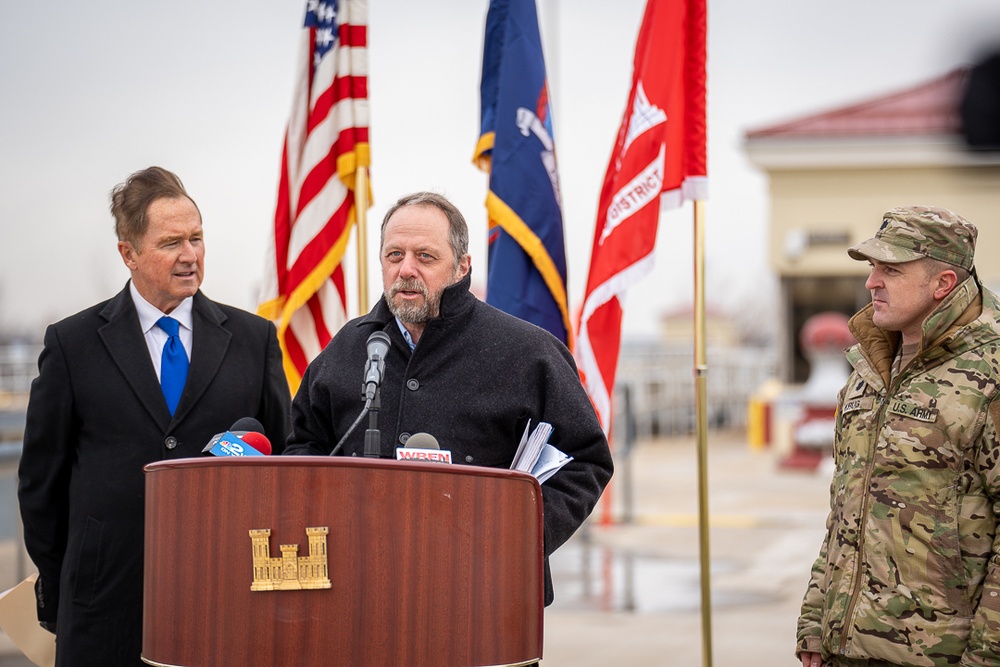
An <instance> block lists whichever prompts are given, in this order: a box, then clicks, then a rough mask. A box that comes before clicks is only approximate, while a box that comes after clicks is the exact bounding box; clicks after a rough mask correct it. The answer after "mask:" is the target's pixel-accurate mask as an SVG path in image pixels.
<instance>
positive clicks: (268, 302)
mask: <svg viewBox="0 0 1000 667" xmlns="http://www.w3.org/2000/svg"><path fill="white" fill-rule="evenodd" d="M367 49H368V4H367V0H327V1H326V2H320V1H319V0H308V2H307V3H306V17H305V23H304V26H303V31H302V44H301V50H300V53H299V67H298V71H297V76H296V85H295V92H294V96H293V98H292V111H291V115H290V116H289V119H288V127H287V130H286V132H285V143H284V150H283V152H282V156H281V176H280V181H279V185H278V201H277V207H276V210H275V213H274V239H273V240H274V243H273V246H272V248H271V252H270V253H269V261H268V265H267V268H266V271H265V285H264V294H263V299H262V303H261V305H260V307H259V308H258V309H257V312H258V313H259V314H260V315H262V316H264V317H266V318H268V319H271V320H273V321H274V323H275V325H276V326H277V328H278V340H279V342H280V343H281V349H282V352H283V353H284V364H285V374H286V376H287V377H288V384H289V387H290V388H291V390H292V392H293V393H294V392H295V391H297V390H298V386H299V383H300V382H301V380H302V374H303V372H305V369H306V366H307V365H308V364H309V362H310V361H311V360H312V359H313V358H314V357H316V355H317V354H319V352H320V351H321V350H322V349H323V347H324V346H325V345H326V344H327V343H328V342H329V341H330V339H331V338H332V337H333V334H335V333H336V332H337V330H338V329H339V328H340V327H341V326H342V325H343V324H344V322H345V321H346V320H347V306H346V304H347V298H346V290H345V285H344V270H343V266H342V264H341V261H342V260H343V257H344V251H345V249H346V247H347V242H348V237H349V235H350V231H351V226H352V225H353V224H354V221H355V208H354V186H355V179H356V172H357V169H358V168H359V167H365V168H367V167H368V166H369V164H370V163H371V158H370V152H369V144H368V50H367ZM368 201H371V199H370V197H369V198H368Z"/></svg>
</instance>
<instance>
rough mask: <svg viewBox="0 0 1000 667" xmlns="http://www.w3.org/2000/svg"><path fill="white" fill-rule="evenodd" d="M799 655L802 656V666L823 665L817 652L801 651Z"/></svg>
mask: <svg viewBox="0 0 1000 667" xmlns="http://www.w3.org/2000/svg"><path fill="white" fill-rule="evenodd" d="M799 657H800V658H802V667H823V658H821V657H820V655H819V653H810V652H809V651H803V652H802V653H800V654H799Z"/></svg>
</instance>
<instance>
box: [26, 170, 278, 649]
mask: <svg viewBox="0 0 1000 667" xmlns="http://www.w3.org/2000/svg"><path fill="white" fill-rule="evenodd" d="M111 212H112V214H113V215H114V217H115V229H116V232H117V235H118V250H119V253H120V254H121V257H122V260H123V261H124V262H125V265H126V266H127V267H128V269H129V271H130V272H131V279H130V280H129V282H128V284H127V285H126V286H125V289H124V290H122V291H121V292H120V293H119V294H118V295H117V296H115V297H113V298H111V299H110V300H108V301H105V302H103V303H100V304H98V305H96V306H93V307H91V308H88V309H86V310H84V311H82V312H80V313H77V314H76V315H73V316H71V317H68V318H66V319H65V320H62V321H61V322H57V323H56V324H53V325H51V326H49V327H48V329H47V330H46V332H45V346H44V349H43V350H42V353H41V356H40V357H39V360H38V367H39V376H38V377H37V378H36V379H35V381H34V382H33V383H32V385H31V394H30V398H29V402H28V413H27V423H26V426H25V432H24V450H23V453H22V456H21V462H20V468H19V471H18V474H19V486H18V498H19V501H20V508H21V517H22V519H23V523H24V541H25V546H26V547H27V550H28V553H29V554H30V556H31V559H32V560H33V561H34V563H35V565H36V566H37V567H38V573H39V575H38V580H37V582H36V584H35V592H36V598H37V605H38V619H39V621H40V622H41V624H42V626H43V627H45V628H47V629H49V630H51V631H52V632H54V633H55V635H56V664H57V665H60V666H72V667H80V666H89V665H93V666H95V667H98V666H99V667H117V666H129V667H131V666H133V665H135V666H138V665H142V664H143V663H142V662H141V659H140V655H141V649H142V587H143V578H142V577H143V502H144V479H143V472H142V468H143V466H144V465H146V464H148V463H151V462H154V461H160V460H164V459H175V458H182V457H190V456H199V455H200V454H201V450H202V448H203V447H204V446H205V444H206V443H207V442H208V441H209V440H210V439H211V437H212V436H213V434H215V433H218V432H220V431H224V430H226V429H227V428H229V427H230V426H232V424H233V423H234V422H235V421H237V420H239V419H241V418H243V417H253V418H256V419H257V420H258V421H260V423H261V424H262V425H263V426H264V431H265V434H266V435H267V436H269V438H270V440H271V442H272V443H274V449H275V452H276V453H277V452H278V451H280V449H281V446H282V445H283V443H284V441H285V438H286V436H287V433H288V427H289V426H288V409H289V392H288V384H287V381H286V380H285V377H284V374H283V370H282V360H281V350H280V348H279V346H278V340H277V336H276V332H275V328H274V325H273V324H271V323H270V322H268V321H267V320H265V319H263V318H260V317H257V316H256V315H251V314H250V313H247V312H245V311H242V310H239V309H237V308H232V307H230V306H225V305H222V304H217V303H215V302H213V301H211V300H209V299H208V298H207V297H206V296H205V295H204V294H202V293H201V291H200V290H199V286H200V285H201V281H202V275H203V270H204V256H205V244H204V237H203V233H202V221H201V213H200V212H199V210H198V207H197V206H196V205H195V203H194V201H193V200H192V199H191V197H190V196H189V195H188V194H187V192H186V191H185V189H184V186H183V185H182V183H181V181H180V180H179V179H178V178H177V177H176V176H175V175H174V174H172V173H171V172H169V171H167V170H165V169H161V168H159V167H150V168H148V169H145V170H143V171H139V172H136V173H135V174H132V175H131V176H130V177H129V178H128V180H126V181H125V182H124V183H122V184H120V185H119V186H117V187H116V188H115V189H114V190H113V191H112V193H111ZM167 315H169V316H170V317H171V318H172V319H173V320H174V322H173V324H166V325H163V324H160V323H158V321H159V320H160V318H161V317H164V316H167ZM164 326H165V327H166V329H165V328H162V327H164ZM171 328H176V331H175V332H174V333H173V334H171V333H168V332H167V330H168V329H171ZM174 345H182V346H183V349H181V348H180V347H171V346H174ZM165 347H166V348H170V349H172V350H173V352H174V354H175V356H174V357H172V358H170V359H169V360H168V359H167V357H166V355H165V352H164V348H165ZM183 357H186V363H185V361H184V359H183ZM178 367H179V368H182V369H183V370H182V371H177V370H176V369H177V368H178ZM177 372H180V375H177V374H176V373H177ZM168 378H172V379H170V380H168ZM161 381H162V382H163V383H164V385H169V384H170V382H173V383H174V388H173V389H171V388H169V387H168V386H164V387H161ZM165 392H166V393H165ZM205 511H206V512H211V511H215V510H214V509H213V508H208V507H206V508H205Z"/></svg>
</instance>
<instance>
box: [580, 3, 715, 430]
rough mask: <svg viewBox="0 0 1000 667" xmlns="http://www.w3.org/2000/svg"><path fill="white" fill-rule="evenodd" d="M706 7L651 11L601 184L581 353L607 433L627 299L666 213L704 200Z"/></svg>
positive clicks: (646, 266)
mask: <svg viewBox="0 0 1000 667" xmlns="http://www.w3.org/2000/svg"><path fill="white" fill-rule="evenodd" d="M705 4H706V0H648V2H647V3H646V12H645V14H644V15H643V18H642V25H641V27H640V28H639V37H638V39H637V41H636V46H635V57H634V60H633V71H632V90H631V92H630V93H629V98H628V104H627V105H626V107H625V113H624V115H623V117H622V121H621V125H620V127H619V129H618V138H617V141H616V142H615V147H614V150H613V151H612V153H611V160H610V162H609V164H608V169H607V171H606V172H605V175H604V185H603V186H602V188H601V198H600V201H599V203H598V206H597V225H596V228H595V230H594V245H593V248H592V250H591V254H590V271H589V273H588V276H587V283H586V290H585V292H584V298H583V307H582V308H581V309H580V326H579V327H578V328H577V345H576V350H575V353H576V359H577V364H578V366H579V368H580V375H581V376H582V377H583V380H584V384H585V385H586V387H587V392H588V393H589V394H590V398H591V400H592V401H593V403H594V407H595V408H596V409H597V414H598V416H599V417H600V419H601V425H602V426H603V427H604V430H605V431H608V430H609V428H610V419H611V396H612V391H613V389H614V386H615V373H616V371H617V368H618V353H619V351H620V348H621V324H622V304H621V298H623V297H624V295H625V292H626V291H628V288H629V287H630V286H632V285H634V284H635V283H637V282H638V281H639V280H640V279H642V278H643V277H644V276H646V275H647V274H648V273H649V272H650V271H651V270H652V268H653V252H654V250H655V247H656V230H657V226H658V223H659V216H660V208H661V206H662V207H664V208H674V207H678V206H680V205H681V204H682V203H684V202H685V201H693V200H704V199H705V197H706V195H707V189H708V183H707V179H708V171H707V167H706V162H707V160H706V150H705V148H706V125H705V41H706V40H705V35H706V16H705V15H706V6H705ZM661 195H662V197H661Z"/></svg>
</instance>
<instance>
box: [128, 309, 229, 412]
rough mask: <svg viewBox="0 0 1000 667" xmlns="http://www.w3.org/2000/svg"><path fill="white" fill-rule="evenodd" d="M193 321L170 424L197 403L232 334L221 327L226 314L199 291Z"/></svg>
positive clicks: (215, 369)
mask: <svg viewBox="0 0 1000 667" xmlns="http://www.w3.org/2000/svg"><path fill="white" fill-rule="evenodd" d="M191 313H192V318H193V323H194V342H193V344H192V349H191V366H190V368H189V369H188V376H187V382H186V383H185V384H184V393H183V394H181V400H180V403H178V404H177V411H176V412H174V419H173V423H177V422H179V421H180V420H182V419H184V417H185V416H186V415H187V413H188V412H190V411H191V409H192V408H193V407H194V406H196V405H198V401H199V400H200V399H201V397H202V394H204V393H205V390H207V389H208V385H209V384H211V382H212V379H213V378H215V376H216V374H217V373H218V371H219V367H220V366H221V365H222V360H223V359H224V358H225V356H226V351H227V350H228V349H229V342H230V340H231V339H232V337H233V334H232V333H230V331H229V330H228V329H226V328H225V327H224V326H222V323H223V322H225V321H226V315H225V313H223V312H222V310H221V309H220V308H219V307H218V306H216V305H215V304H214V303H212V302H211V301H210V300H209V299H208V297H206V296H205V295H204V294H202V293H201V292H200V291H199V292H197V293H196V294H195V295H194V304H193V306H192V308H191ZM147 356H148V355H147Z"/></svg>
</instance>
